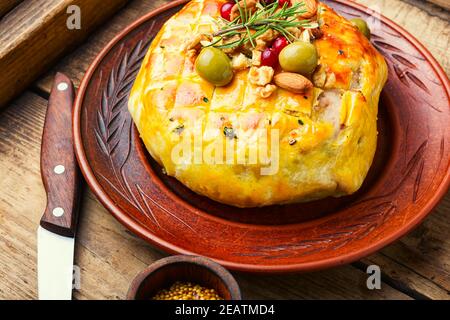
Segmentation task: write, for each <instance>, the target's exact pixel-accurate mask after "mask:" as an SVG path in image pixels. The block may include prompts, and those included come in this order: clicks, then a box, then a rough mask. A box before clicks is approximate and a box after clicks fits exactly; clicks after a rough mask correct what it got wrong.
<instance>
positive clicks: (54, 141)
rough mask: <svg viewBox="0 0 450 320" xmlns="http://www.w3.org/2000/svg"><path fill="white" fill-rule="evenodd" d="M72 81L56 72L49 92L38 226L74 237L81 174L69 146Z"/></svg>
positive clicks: (70, 138)
mask: <svg viewBox="0 0 450 320" xmlns="http://www.w3.org/2000/svg"><path fill="white" fill-rule="evenodd" d="M73 100H74V88H73V84H72V81H70V79H69V78H68V77H67V76H66V75H64V74H62V73H58V74H56V77H55V82H54V84H53V88H52V91H51V94H50V99H49V103H48V109H47V115H46V118H45V124H44V133H43V135H42V146H41V175H42V181H43V183H44V187H45V190H46V192H47V207H46V208H45V212H44V215H43V216H42V218H41V222H40V224H41V226H42V227H43V228H45V229H47V230H49V231H51V232H54V233H57V234H59V235H62V236H70V237H74V236H75V233H76V226H77V220H78V219H77V218H78V217H77V216H78V211H79V197H80V182H81V176H80V171H79V168H78V164H77V160H76V158H75V153H74V149H73V138H72V105H73Z"/></svg>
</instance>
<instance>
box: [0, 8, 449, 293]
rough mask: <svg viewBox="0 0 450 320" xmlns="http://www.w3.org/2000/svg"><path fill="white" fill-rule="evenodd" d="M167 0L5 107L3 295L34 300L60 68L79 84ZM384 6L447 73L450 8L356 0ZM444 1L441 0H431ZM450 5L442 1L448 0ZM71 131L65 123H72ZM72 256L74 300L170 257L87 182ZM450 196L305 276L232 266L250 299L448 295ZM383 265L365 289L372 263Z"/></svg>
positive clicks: (119, 288)
mask: <svg viewBox="0 0 450 320" xmlns="http://www.w3.org/2000/svg"><path fill="white" fill-rule="evenodd" d="M166 2H169V1H168V0H152V1H148V0H133V1H131V2H130V3H129V4H128V5H127V6H126V7H125V8H124V9H122V10H121V11H120V12H119V13H118V14H116V15H115V16H114V18H112V19H110V21H109V22H108V23H106V24H104V25H103V26H102V27H100V28H98V29H97V31H96V32H94V33H93V34H92V36H91V37H90V38H89V39H88V40H87V41H86V42H85V43H84V44H83V45H81V46H80V47H78V49H76V50H75V51H74V52H73V53H72V54H70V55H68V56H66V57H65V58H63V59H62V60H61V61H60V62H59V63H58V64H57V65H56V66H54V68H53V70H52V71H51V72H49V73H48V74H47V75H45V76H43V77H42V78H41V79H40V80H38V81H37V82H36V83H34V85H32V86H31V87H30V88H29V89H28V90H27V91H26V92H23V94H22V95H21V96H20V97H19V98H18V99H16V100H15V101H13V102H12V103H11V104H10V106H8V107H7V108H5V109H4V110H3V111H0V190H1V193H0V298H1V299H35V298H36V297H37V288H36V228H37V226H38V222H39V219H40V216H41V214H42V212H43V210H44V208H45V203H46V198H45V193H44V189H43V186H42V183H41V178H40V173H39V156H40V143H41V135H42V128H43V122H44V116H45V111H46V106H47V99H48V95H49V91H50V87H51V83H52V78H53V75H54V74H55V72H56V71H62V72H65V73H66V74H68V75H69V76H70V77H71V78H72V79H74V81H75V84H76V85H78V84H79V83H80V79H81V78H82V76H83V73H84V71H85V70H86V69H87V67H88V65H89V64H90V62H91V61H92V60H93V58H94V56H95V55H96V54H97V53H98V52H99V51H100V49H101V48H102V47H103V46H104V45H105V44H106V43H107V42H108V41H109V40H110V39H111V38H112V37H113V36H114V35H115V34H116V33H117V32H119V31H120V30H121V29H122V28H123V27H124V26H126V25H128V24H129V23H131V22H132V21H133V20H135V19H136V18H138V17H140V16H141V15H143V14H144V13H146V12H148V11H150V10H152V9H154V8H157V7H159V6H160V5H162V4H164V3H166ZM358 2H361V3H363V4H366V5H371V6H372V7H373V8H379V9H380V10H381V12H382V13H383V14H384V15H386V16H387V17H389V18H391V19H393V20H394V21H396V22H397V23H399V24H400V25H402V26H403V27H405V28H406V29H407V30H409V31H410V32H411V33H412V34H413V35H415V36H416V37H417V38H418V39H419V40H420V41H422V42H423V43H424V44H425V45H426V46H427V47H428V48H429V50H430V51H431V52H432V53H433V54H434V56H435V57H436V58H437V60H439V62H440V63H441V64H442V65H443V67H444V68H445V70H446V71H447V73H448V74H449V73H450V55H449V52H450V47H449V44H450V36H449V30H450V23H449V21H450V13H449V12H448V11H445V10H444V9H442V8H440V7H438V6H435V5H433V4H431V3H430V2H423V1H420V0H379V1H376V2H375V1H371V0H358ZM435 2H436V3H438V1H435ZM444 2H445V1H444ZM68 130H69V128H68ZM81 211H82V212H81V221H80V226H79V233H78V238H77V246H76V257H75V262H76V264H77V265H78V266H79V267H80V268H81V289H80V290H78V291H76V292H75V298H76V299H123V298H124V296H125V294H126V291H127V289H128V286H129V284H130V282H131V280H132V278H133V277H134V276H135V275H136V273H138V272H139V271H140V270H142V269H143V268H144V267H145V266H147V265H148V264H150V263H152V262H153V261H155V260H156V259H159V258H161V257H164V256H165V254H164V253H163V252H160V251H158V250H157V249H155V248H154V247H152V246H151V245H149V244H147V243H146V242H144V241H143V240H141V239H139V238H137V237H136V236H134V235H133V234H132V233H130V232H129V231H128V230H126V229H125V228H124V227H123V226H122V225H120V224H119V223H118V222H117V221H116V220H115V219H114V218H113V217H112V216H111V215H110V214H109V213H108V212H107V211H106V210H105V209H104V208H103V207H102V205H101V204H100V203H99V202H98V201H97V200H96V198H95V196H94V195H93V194H92V193H91V192H90V191H89V190H88V189H87V188H86V190H85V192H84V196H83V203H82V209H81ZM449 234H450V194H447V196H446V197H445V198H444V199H443V201H442V202H441V204H440V205H439V206H438V207H437V208H436V209H435V210H434V212H433V213H432V214H431V215H430V216H429V218H428V219H427V220H426V221H425V222H424V223H423V224H422V225H421V226H420V227H418V228H417V229H416V230H415V231H413V232H412V233H410V234H409V235H408V236H405V237H403V238H402V239H401V240H399V241H397V242H395V243H394V244H392V245H390V246H389V247H387V248H385V249H383V250H381V251H380V252H378V253H376V254H374V255H372V256H370V257H367V258H365V259H363V260H361V261H359V262H357V263H354V264H351V265H346V266H342V267H339V268H335V269H331V270H326V271H321V272H316V273H309V274H300V275H287V276H256V275H248V274H239V273H235V275H236V277H237V279H238V281H239V283H240V285H241V288H242V291H243V294H244V297H245V298H248V299H268V298H273V299H347V298H355V299H450V238H449V236H448V235H449ZM371 264H377V265H379V266H380V267H381V270H382V281H383V282H382V289H381V290H372V291H371V290H368V289H367V287H366V279H367V274H366V268H367V266H368V265H371Z"/></svg>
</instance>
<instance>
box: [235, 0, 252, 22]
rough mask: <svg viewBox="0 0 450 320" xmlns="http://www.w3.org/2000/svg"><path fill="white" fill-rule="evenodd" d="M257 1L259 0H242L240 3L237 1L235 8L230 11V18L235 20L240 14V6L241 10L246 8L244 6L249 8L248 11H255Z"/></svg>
mask: <svg viewBox="0 0 450 320" xmlns="http://www.w3.org/2000/svg"><path fill="white" fill-rule="evenodd" d="M256 2H258V1H257V0H241V1H239V2H238V3H236V4H235V5H234V6H233V8H231V13H230V20H231V21H233V20H234V19H236V18H237V17H239V16H240V12H239V7H240V8H241V10H244V8H247V11H249V12H254V11H256Z"/></svg>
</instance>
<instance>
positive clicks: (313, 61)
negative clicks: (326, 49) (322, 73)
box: [278, 41, 318, 75]
mask: <svg viewBox="0 0 450 320" xmlns="http://www.w3.org/2000/svg"><path fill="white" fill-rule="evenodd" d="M278 59H279V61H280V65H281V67H282V68H283V70H284V71H289V72H296V73H300V74H303V75H309V74H310V73H311V72H313V71H314V69H315V68H316V67H317V61H318V57H317V50H316V47H315V46H314V45H313V44H311V43H309V42H303V41H297V42H294V43H291V44H290V45H288V46H286V47H285V48H284V49H283V50H281V52H280V56H279V58H278Z"/></svg>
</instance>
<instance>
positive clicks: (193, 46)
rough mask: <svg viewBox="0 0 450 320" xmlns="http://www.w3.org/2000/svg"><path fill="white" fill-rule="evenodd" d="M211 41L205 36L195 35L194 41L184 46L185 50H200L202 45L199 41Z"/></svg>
mask: <svg viewBox="0 0 450 320" xmlns="http://www.w3.org/2000/svg"><path fill="white" fill-rule="evenodd" d="M209 40H211V39H210V38H208V36H207V35H205V34H197V35H195V37H194V39H193V40H192V41H190V42H188V44H187V45H186V50H188V51H189V50H192V49H194V50H197V51H198V50H200V49H201V48H202V44H201V41H209Z"/></svg>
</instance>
